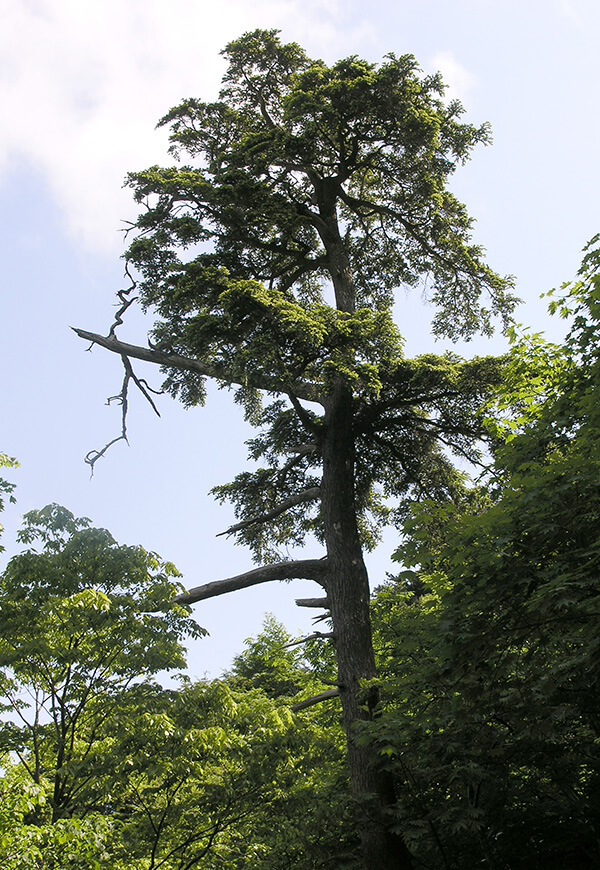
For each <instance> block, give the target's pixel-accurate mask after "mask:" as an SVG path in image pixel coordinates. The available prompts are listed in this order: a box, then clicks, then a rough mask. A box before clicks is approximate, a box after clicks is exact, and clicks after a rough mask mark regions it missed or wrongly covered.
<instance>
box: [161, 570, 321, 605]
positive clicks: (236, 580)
mask: <svg viewBox="0 0 600 870" xmlns="http://www.w3.org/2000/svg"><path fill="white" fill-rule="evenodd" d="M326 574H327V560H326V559H302V560H299V561H297V562H277V563H276V564H274V565H264V566H263V567H261V568H254V570H253V571H247V572H246V573H245V574H238V575H237V576H235V577H229V578H227V579H226V580H214V581H213V582H212V583H205V584H204V586H196V587H195V588H194V589H189V590H188V591H187V592H180V593H179V595H176V596H175V599H174V600H175V601H176V602H177V603H179V604H194V603H195V602H196V601H204V600H206V599H207V598H215V597H216V596H217V595H225V594H226V593H227V592H235V591H236V590H237V589H247V588H248V587H249V586H257V585H258V584H259V583H268V582H269V581H271V580H314V581H315V582H316V583H320V584H321V586H324V585H325V582H326Z"/></svg>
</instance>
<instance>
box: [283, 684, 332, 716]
mask: <svg viewBox="0 0 600 870" xmlns="http://www.w3.org/2000/svg"><path fill="white" fill-rule="evenodd" d="M339 694H340V690H339V689H327V691H326V692H321V694H320V695H313V697H312V698H306V699H305V700H304V701H298V703H297V704H292V706H291V707H290V710H291V711H292V713H297V712H298V711H299V710H305V709H306V708H307V707H313V706H314V705H315V704H320V703H321V701H327V700H328V699H329V698H336V697H337V696H338V695H339Z"/></svg>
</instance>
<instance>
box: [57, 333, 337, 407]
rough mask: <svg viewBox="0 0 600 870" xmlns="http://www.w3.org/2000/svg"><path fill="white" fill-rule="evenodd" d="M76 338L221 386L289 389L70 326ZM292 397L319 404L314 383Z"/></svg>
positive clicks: (302, 386) (296, 389)
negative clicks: (190, 373) (223, 383)
mask: <svg viewBox="0 0 600 870" xmlns="http://www.w3.org/2000/svg"><path fill="white" fill-rule="evenodd" d="M71 328H72V329H73V332H75V333H76V334H77V335H78V336H79V338H83V339H84V340H85V341H90V342H92V344H97V345H99V346H100V347H103V348H105V349H106V350H110V351H111V352H112V353H118V354H119V355H120V356H126V357H132V358H133V359H139V360H142V361H143V362H150V363H154V364H155V365H159V366H164V367H165V368H172V369H178V370H179V371H184V372H192V373H193V374H197V375H200V376H202V377H206V378H213V379H214V380H217V381H224V382H225V383H230V384H238V385H239V386H244V387H245V386H250V387H256V388H257V389H259V390H265V391H267V392H269V393H281V394H283V395H287V394H288V393H289V390H290V385H289V384H284V383H283V382H282V381H280V380H278V379H277V378H276V377H272V376H270V375H266V374H256V373H254V374H253V373H249V374H248V377H247V378H244V380H243V381H242V379H241V378H239V377H235V378H233V377H232V376H231V372H230V371H229V370H228V369H227V368H226V366H222V365H219V364H211V363H204V362H201V361H200V360H196V359H189V358H188V357H185V356H180V355H179V354H176V353H164V352H163V351H160V350H156V349H154V350H153V349H152V348H147V347H140V346H139V345H137V344H127V343H126V342H124V341H120V340H119V339H118V338H115V336H114V335H98V333H96V332H87V331H86V330H84V329H78V328H77V327H71ZM293 389H294V394H295V395H296V396H299V397H300V398H301V399H304V400H305V401H307V402H321V392H320V389H319V387H318V386H317V385H316V384H310V383H306V382H303V381H299V382H296V383H295V384H294V385H293Z"/></svg>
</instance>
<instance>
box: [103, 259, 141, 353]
mask: <svg viewBox="0 0 600 870" xmlns="http://www.w3.org/2000/svg"><path fill="white" fill-rule="evenodd" d="M125 274H126V275H127V277H128V278H129V280H130V281H131V286H130V287H128V288H127V289H126V290H119V291H118V293H117V296H118V297H119V299H120V300H121V307H120V308H119V310H118V311H117V313H116V314H115V320H114V323H113V324H112V326H111V328H110V330H109V333H108V334H109V335H113V336H114V334H115V329H116V328H117V326H121V324H122V323H123V315H124V314H125V312H126V311H127V309H128V308H129V306H130V305H133V303H134V302H135V301H136V300H137V296H131V297H130V293H133V291H134V290H135V288H136V287H137V281H136V280H135V278H133V277H132V275H131V273H130V271H129V263H126V264H125ZM128 297H129V298H128Z"/></svg>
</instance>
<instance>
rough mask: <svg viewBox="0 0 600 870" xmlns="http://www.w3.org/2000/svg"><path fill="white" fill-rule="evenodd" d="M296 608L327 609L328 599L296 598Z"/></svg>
mask: <svg viewBox="0 0 600 870" xmlns="http://www.w3.org/2000/svg"><path fill="white" fill-rule="evenodd" d="M296 604H297V605H298V607H329V598H327V596H326V597H325V598H296Z"/></svg>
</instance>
